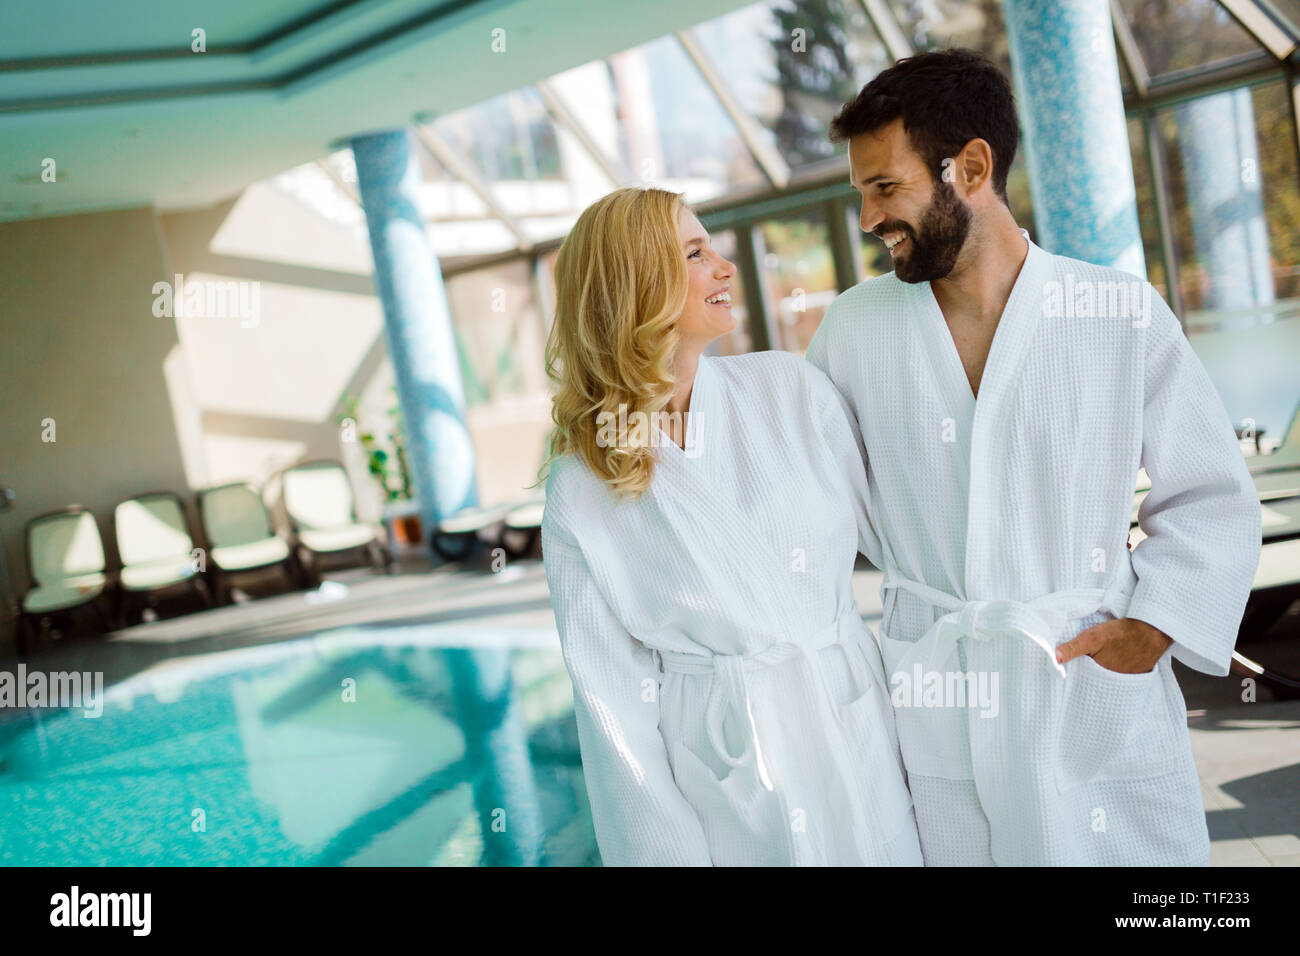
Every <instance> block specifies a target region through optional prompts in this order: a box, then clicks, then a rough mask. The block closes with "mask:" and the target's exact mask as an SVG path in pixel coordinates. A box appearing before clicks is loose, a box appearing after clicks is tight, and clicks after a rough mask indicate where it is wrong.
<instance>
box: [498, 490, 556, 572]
mask: <svg viewBox="0 0 1300 956" xmlns="http://www.w3.org/2000/svg"><path fill="white" fill-rule="evenodd" d="M545 510H546V494H545V492H543V493H541V494H539V495H535V496H532V497H529V498H524V499H521V500H520V501H519V502H517V503H516V504H515V506H514V507H513V508H511V509H510V510H509V511H508V512H506V516H505V518H504V519H502V530H501V547H503V548H505V550H506V554H508V555H509V556H510V557H512V558H522V557H525V556H527V555H529V554H531V553H532V552H533V549H534V548H535V547H536V546H537V539H538V538H539V537H541V533H542V513H543V512H544V511H545Z"/></svg>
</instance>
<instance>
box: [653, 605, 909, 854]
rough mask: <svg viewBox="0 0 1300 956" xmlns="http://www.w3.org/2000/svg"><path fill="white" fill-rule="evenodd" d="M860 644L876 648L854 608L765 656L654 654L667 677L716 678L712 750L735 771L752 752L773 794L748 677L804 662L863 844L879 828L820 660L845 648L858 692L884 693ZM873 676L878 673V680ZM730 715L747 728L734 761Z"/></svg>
mask: <svg viewBox="0 0 1300 956" xmlns="http://www.w3.org/2000/svg"><path fill="white" fill-rule="evenodd" d="M861 640H867V641H870V642H872V644H874V643H875V638H874V637H872V635H871V631H870V630H869V629H868V628H867V626H866V624H864V623H863V621H862V618H861V617H859V616H858V612H857V608H856V607H854V606H852V605H850V606H849V607H848V608H846V609H845V610H844V611H843V612H842V613H841V614H840V616H839V617H838V618H836V619H835V620H834V621H832V622H831V623H830V624H828V625H826V626H825V627H823V628H821V629H820V630H818V631H815V632H814V633H812V634H811V635H808V636H807V637H805V638H804V639H803V640H801V641H798V642H794V641H781V642H778V643H774V644H770V645H768V646H767V647H765V648H764V649H763V650H761V651H757V652H755V653H752V654H694V653H682V652H678V651H659V650H656V651H655V652H654V654H655V657H656V658H657V660H658V661H659V663H660V666H661V668H662V669H663V670H664V671H674V672H676V673H680V674H708V673H712V674H713V675H714V681H713V685H712V687H711V688H710V691H709V699H708V704H707V705H706V708H705V724H706V729H707V732H708V736H709V742H710V743H711V744H712V745H713V749H714V751H716V753H717V755H718V757H719V758H720V759H721V760H722V761H723V762H724V763H725V764H727V765H728V766H730V767H737V766H739V765H740V764H742V763H745V762H746V761H747V760H748V759H749V758H750V756H751V751H752V756H753V758H754V760H755V763H756V764H757V770H758V776H759V780H760V781H761V782H762V784H763V786H764V787H766V788H767V789H768V790H775V787H774V786H773V783H772V777H771V773H770V769H771V768H769V767H768V766H767V763H766V761H765V759H764V756H763V747H762V743H761V741H760V739H759V733H758V728H757V726H756V725H755V723H754V714H753V709H752V707H751V705H750V695H749V686H748V683H747V681H746V675H748V674H751V673H753V672H754V671H756V670H761V669H763V668H768V667H780V666H783V665H786V664H788V663H789V662H791V661H795V660H798V659H800V658H802V659H803V660H804V662H805V664H806V666H807V668H808V670H809V671H810V672H811V673H812V674H813V675H814V680H815V681H816V686H815V687H814V688H811V690H812V694H811V697H812V703H813V705H814V707H815V708H816V710H817V712H818V715H819V716H820V718H821V725H822V727H824V728H825V732H826V736H825V738H824V743H825V746H826V748H827V750H828V752H829V755H830V758H831V760H832V761H833V763H834V767H835V772H836V773H837V774H838V775H839V780H840V781H841V782H842V784H843V786H844V788H845V792H846V794H847V795H848V799H849V802H850V804H851V806H852V812H853V814H854V816H855V817H856V818H857V824H856V825H857V832H858V834H861V835H862V836H863V837H864V839H865V838H866V837H867V836H868V835H869V834H872V833H875V832H877V828H876V827H874V826H872V825H871V822H870V821H867V820H865V819H863V818H862V814H863V808H862V807H861V806H859V804H860V802H861V800H860V790H861V788H859V787H857V785H856V784H855V783H854V781H856V780H859V779H860V778H861V775H862V773H863V772H864V768H863V766H862V761H861V759H860V758H858V757H855V756H854V755H853V754H852V753H851V752H850V750H849V745H848V735H847V729H846V727H845V725H844V720H843V717H842V716H841V714H840V708H839V707H838V706H837V705H836V703H835V701H834V699H833V698H832V696H831V692H830V687H829V686H828V685H827V683H826V675H825V673H824V672H823V670H822V664H821V658H820V656H819V654H818V652H819V651H821V650H822V649H823V648H826V647H830V646H831V645H832V644H844V645H846V647H845V654H844V656H845V658H847V660H848V663H849V668H850V670H851V671H852V673H853V677H854V680H855V684H856V687H857V688H858V689H859V690H861V691H862V692H863V693H864V694H873V693H880V692H882V690H881V689H882V688H883V687H884V686H885V683H884V679H885V674H884V667H883V666H882V665H881V663H880V655H879V654H878V653H876V649H875V648H874V647H871V648H869V649H868V650H867V653H866V658H867V661H868V662H869V668H864V666H863V663H862V658H861V657H860V656H859V654H857V653H854V652H853V651H852V650H851V649H850V648H849V647H848V645H851V644H852V643H853V642H855V641H861ZM870 671H874V672H875V673H874V675H873V674H872V673H871V672H870ZM729 714H730V715H731V716H733V718H734V719H736V720H737V721H739V723H740V725H741V726H743V727H745V728H746V731H747V732H746V734H745V736H746V738H747V739H746V741H745V745H744V749H743V750H742V751H741V752H740V754H739V755H733V754H732V753H730V751H728V749H727V743H726V738H725V737H724V735H723V727H722V725H723V721H724V719H725V718H726V717H727V716H728V715H729ZM879 732H880V733H881V734H884V733H886V730H885V728H884V727H881V728H879ZM816 744H817V742H814V741H802V742H799V741H796V742H793V745H795V746H808V745H813V746H816ZM779 769H780V768H778V770H779ZM889 822H893V821H889Z"/></svg>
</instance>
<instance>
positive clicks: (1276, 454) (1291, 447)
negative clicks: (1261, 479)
mask: <svg viewBox="0 0 1300 956" xmlns="http://www.w3.org/2000/svg"><path fill="white" fill-rule="evenodd" d="M1246 465H1247V467H1248V468H1250V473H1251V474H1252V475H1264V474H1275V473H1277V472H1285V471H1291V472H1297V471H1300V405H1297V406H1296V410H1295V414H1294V415H1292V416H1291V424H1289V425H1288V426H1287V429H1286V433H1285V434H1284V435H1283V436H1282V443H1281V444H1280V445H1278V446H1277V448H1276V449H1274V450H1273V452H1272V454H1268V455H1252V456H1251V457H1249V458H1247V459H1246Z"/></svg>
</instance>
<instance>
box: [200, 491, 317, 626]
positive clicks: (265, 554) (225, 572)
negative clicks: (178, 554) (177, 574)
mask: <svg viewBox="0 0 1300 956" xmlns="http://www.w3.org/2000/svg"><path fill="white" fill-rule="evenodd" d="M199 516H200V517H201V518H202V520H203V535H204V537H205V538H206V539H207V543H208V573H209V574H210V575H211V576H212V586H213V591H214V592H215V595H214V596H215V598H216V601H217V603H218V604H224V603H225V602H226V600H227V599H228V597H229V592H228V589H229V586H230V578H231V577H232V576H234V575H237V574H242V573H245V572H249V571H257V570H260V569H262V568H270V567H274V566H276V565H279V566H280V567H281V568H282V569H283V570H284V574H285V576H286V577H287V578H288V580H289V583H290V585H291V586H294V585H296V584H298V583H299V582H301V581H302V580H303V575H302V569H301V568H300V567H298V566H297V563H296V562H295V561H294V557H293V552H292V551H291V550H290V549H289V544H288V542H286V541H285V540H284V539H283V538H281V537H280V536H279V535H277V534H276V533H275V528H274V527H273V525H272V524H271V515H270V514H269V513H268V512H267V510H266V505H265V504H263V503H262V496H261V495H259V494H258V493H257V492H256V491H254V490H253V488H252V486H251V485H248V484H246V483H244V482H233V483H231V484H228V485H218V486H217V487H215V488H206V489H204V490H203V491H200V492H199Z"/></svg>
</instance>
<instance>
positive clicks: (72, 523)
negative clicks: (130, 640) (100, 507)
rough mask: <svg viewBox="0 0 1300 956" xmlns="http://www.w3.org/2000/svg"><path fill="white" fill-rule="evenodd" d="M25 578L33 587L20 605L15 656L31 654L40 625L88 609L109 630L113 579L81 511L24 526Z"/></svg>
mask: <svg viewBox="0 0 1300 956" xmlns="http://www.w3.org/2000/svg"><path fill="white" fill-rule="evenodd" d="M27 574H28V577H29V578H31V581H32V586H31V587H30V588H28V589H27V592H26V593H25V594H24V595H23V599H22V602H21V614H20V617H19V623H18V644H19V648H18V649H19V652H20V653H22V654H30V653H31V650H32V647H33V645H34V643H35V640H36V637H37V636H38V635H39V633H40V631H41V630H42V626H43V623H44V622H45V621H47V620H49V619H52V618H54V617H56V616H61V615H65V614H68V613H70V612H72V611H75V610H76V609H78V608H82V607H86V606H89V607H91V608H93V609H94V611H95V612H96V613H97V614H98V616H99V618H100V621H101V623H102V625H103V629H104V630H105V631H109V630H112V627H113V613H112V610H113V609H112V600H111V597H110V595H111V591H110V586H111V584H112V579H111V578H110V576H109V574H108V569H107V566H106V564H105V561H104V542H103V539H102V538H100V536H99V527H98V526H97V525H96V524H95V516H94V515H93V514H91V513H90V512H89V511H87V510H86V509H85V508H83V507H81V506H80V505H70V506H68V507H66V508H60V509H58V510H57V511H51V512H48V513H46V514H43V515H38V516H37V517H35V518H33V519H32V520H31V521H29V522H27Z"/></svg>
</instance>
